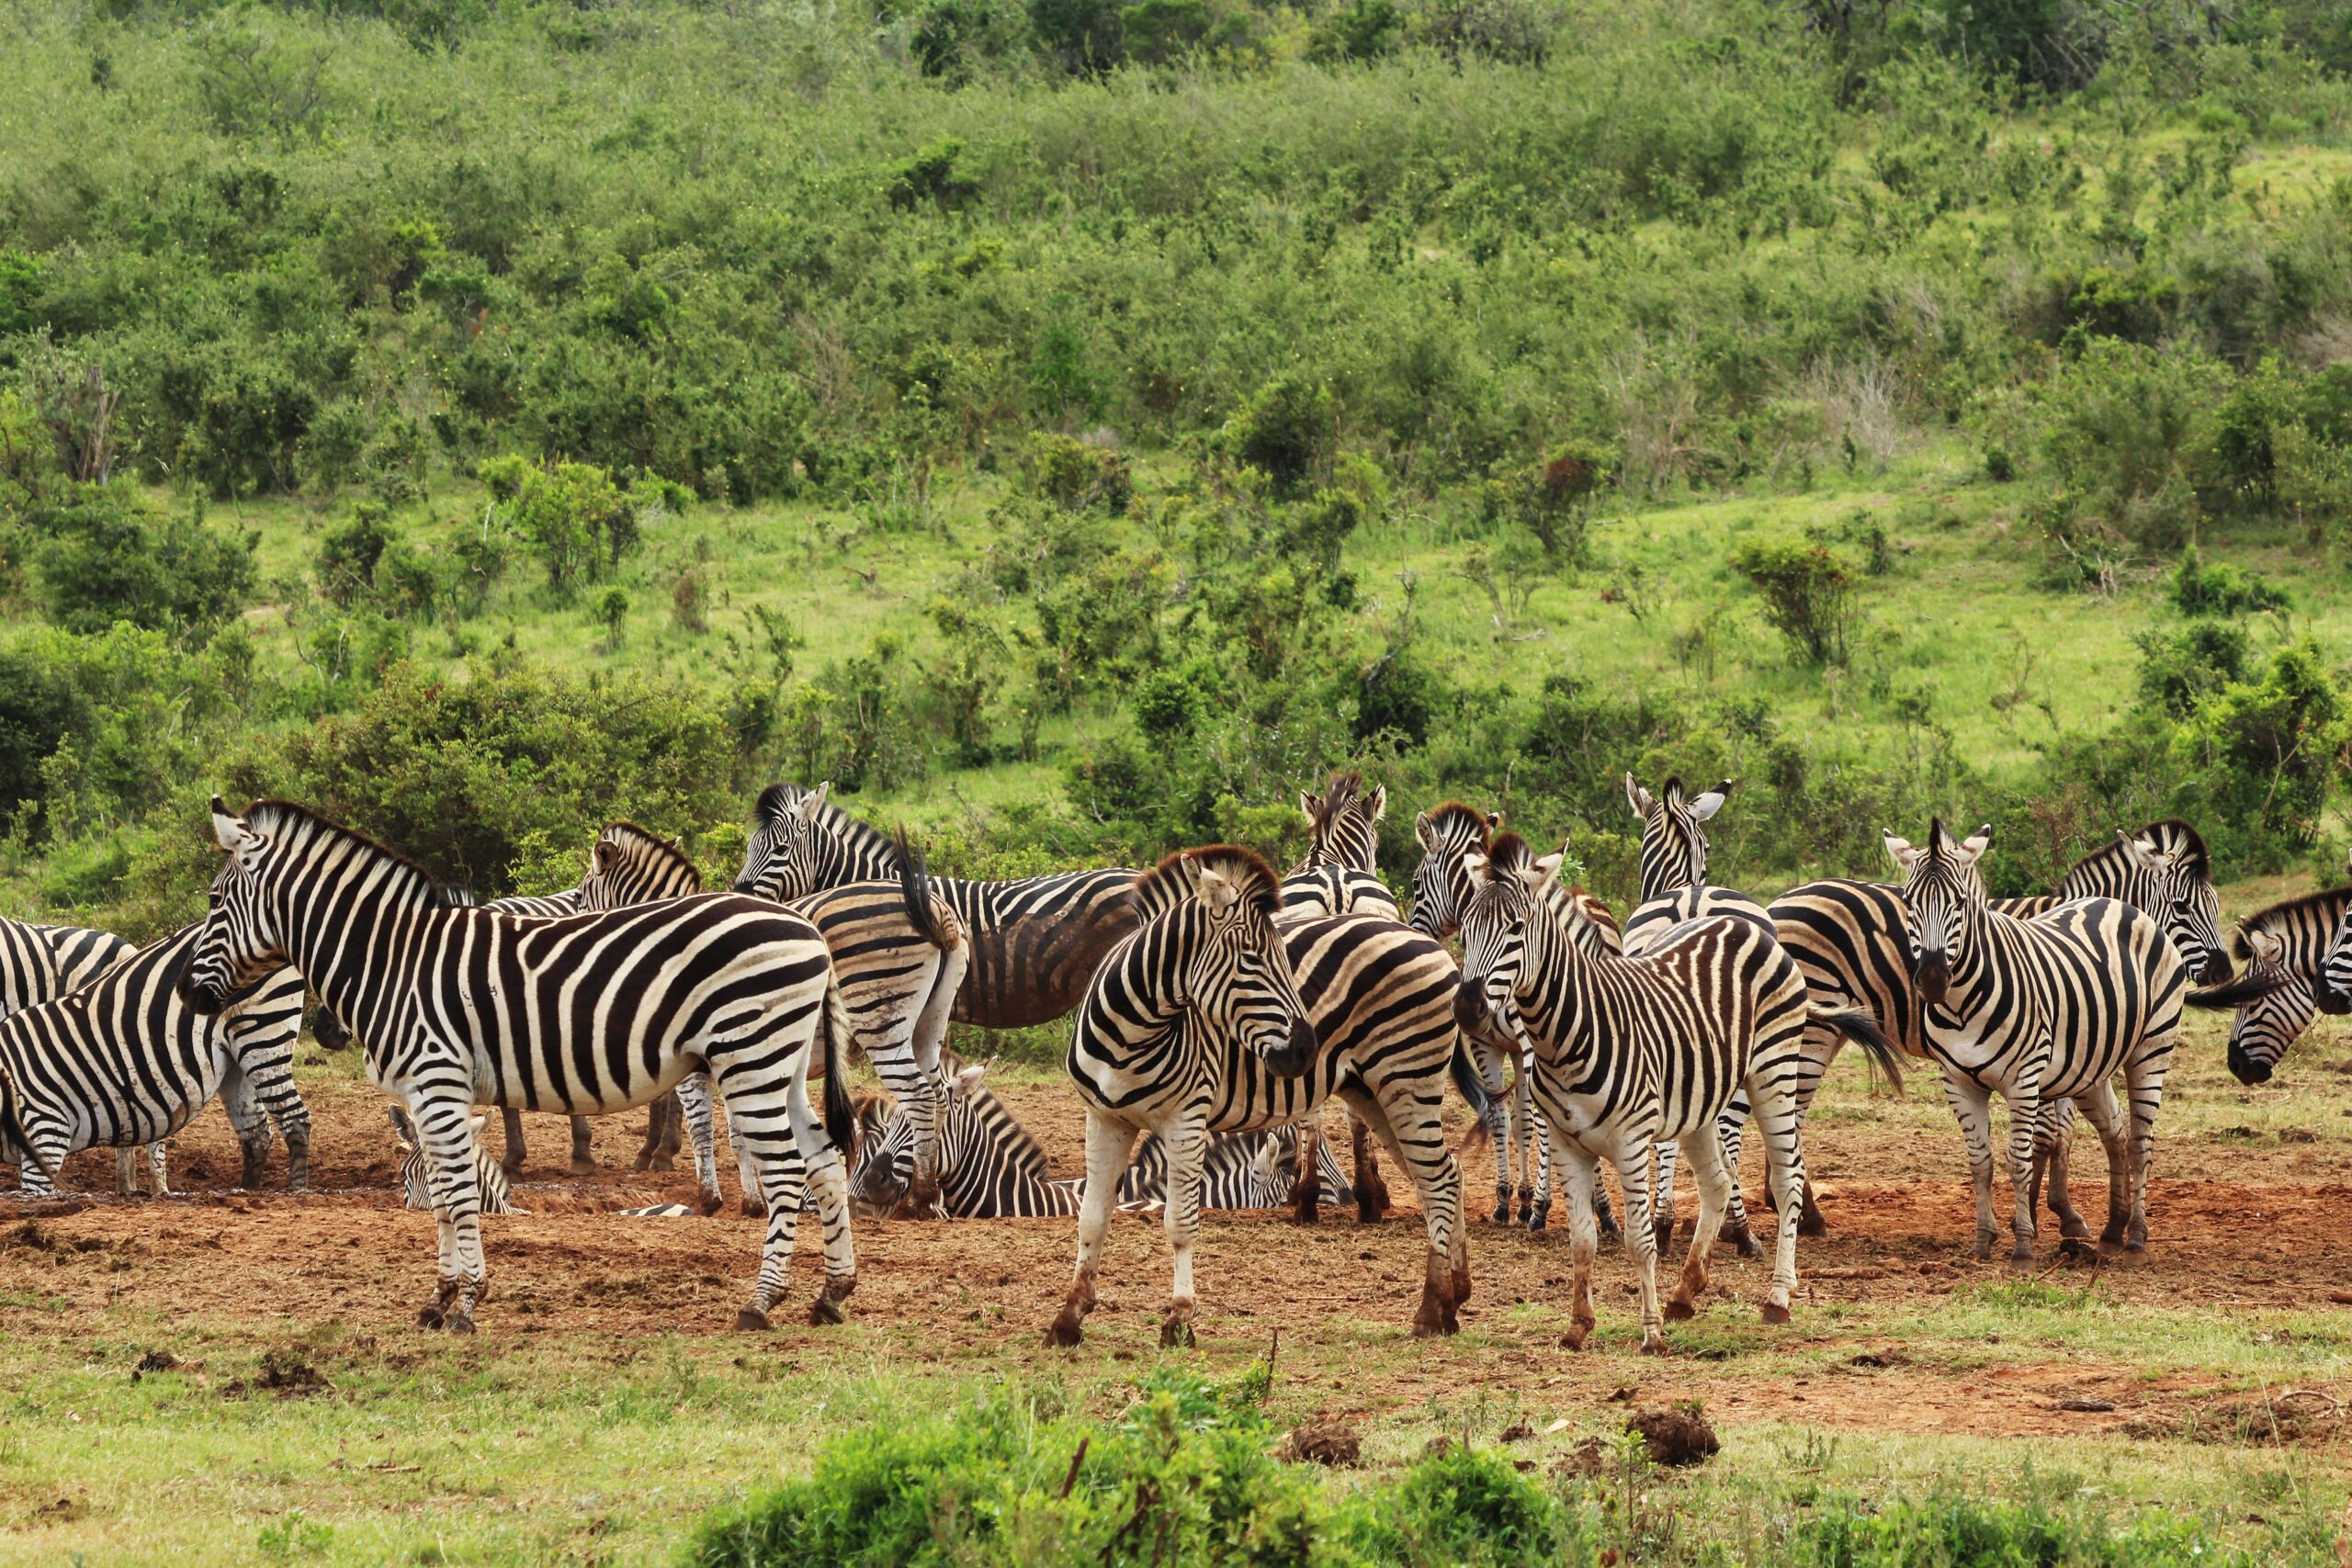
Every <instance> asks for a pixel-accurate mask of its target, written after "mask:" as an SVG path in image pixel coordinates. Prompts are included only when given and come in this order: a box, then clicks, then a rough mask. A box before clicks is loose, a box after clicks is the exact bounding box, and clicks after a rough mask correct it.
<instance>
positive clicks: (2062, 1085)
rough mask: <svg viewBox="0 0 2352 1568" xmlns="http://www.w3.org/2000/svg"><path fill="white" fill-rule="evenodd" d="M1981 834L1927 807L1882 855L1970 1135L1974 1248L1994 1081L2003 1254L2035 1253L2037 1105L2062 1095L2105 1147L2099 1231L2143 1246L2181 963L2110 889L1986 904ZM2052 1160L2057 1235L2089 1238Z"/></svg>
mask: <svg viewBox="0 0 2352 1568" xmlns="http://www.w3.org/2000/svg"><path fill="white" fill-rule="evenodd" d="M1991 843H1992V829H1990V828H1989V827H1986V828H1980V829H1977V830H1976V832H1975V833H1974V834H1973V835H1972V836H1970V837H1969V838H1967V839H1965V840H1956V839H1954V838H1953V837H1952V836H1951V834H1950V833H1949V832H1947V831H1945V829H1944V825H1943V822H1942V820H1941V819H1940V818H1939V819H1937V820H1936V821H1935V822H1934V823H1933V825H1932V826H1931V827H1930V828H1929V829H1928V842H1927V843H1926V844H1925V845H1924V846H1921V847H1914V846H1913V845H1912V844H1910V843H1909V842H1908V841H1906V840H1903V839H1899V838H1897V837H1895V836H1894V834H1892V833H1889V834H1887V835H1886V851H1887V854H1888V855H1889V856H1890V857H1891V858H1892V859H1893V860H1894V863H1895V864H1897V865H1899V866H1901V867H1902V868H1903V870H1904V872H1905V882H1904V886H1903V897H1904V902H1905V905H1906V906H1907V907H1908V908H1909V910H1910V921H1909V927H1908V929H1909V932H1910V939H1911V953H1912V962H1913V965H1914V974H1915V976H1916V978H1917V987H1918V995H1919V1000H1920V1003H1921V1022H1922V1033H1923V1035H1924V1036H1925V1041H1926V1044H1927V1048H1928V1055H1931V1056H1933V1057H1934V1058H1935V1060H1936V1062H1937V1064H1938V1066H1941V1067H1942V1068H1943V1077H1944V1095H1945V1098H1946V1099H1947V1100H1949V1101H1950V1102H1951V1109H1952V1114H1953V1115H1954V1116H1955V1117H1956V1118H1958V1120H1959V1122H1960V1127H1961V1133H1962V1135H1963V1136H1964V1137H1965V1138H1966V1139H1967V1142H1968V1163H1969V1168H1970V1172H1971V1174H1972V1175H1973V1177H1974V1179H1975V1184H1976V1256H1978V1257H1979V1258H1990V1257H1991V1256H1992V1255H1993V1237H1994V1235H1995V1234H1996V1233H1995V1229H1994V1223H1993V1152H1992V1144H1991V1131H1992V1119H1991V1110H1992V1097H1993V1096H1994V1095H1995V1094H1998V1095H2000V1096H2001V1098H2002V1099H2003V1100H2007V1102H2008V1107H2009V1177H2010V1180H2011V1182H2012V1183H2013V1184H2014V1187H2015V1189H2016V1213H2015V1215H2014V1217H2013V1219H2012V1220H2011V1222H2010V1229H2011V1232H2012V1234H2013V1236H2014V1240H2015V1246H2014V1247H2013V1248H2012V1250H2011V1253H2010V1256H2011V1257H2012V1258H2014V1259H2015V1260H2016V1261H2018V1262H2030V1261H2031V1260H2032V1258H2033V1237H2034V1208H2035V1204H2034V1201H2033V1197H2032V1192H2031V1188H2030V1185H2029V1183H2030V1181H2031V1180H2032V1179H2033V1177H2034V1165H2035V1162H2036V1156H2037V1154H2038V1153H2039V1150H2040V1147H2041V1140H2040V1134H2041V1131H2042V1119H2043V1108H2044V1106H2046V1105H2050V1104H2052V1103H2054V1102H2056V1101H2060V1100H2073V1101H2074V1102H2075V1105H2076V1106H2077V1107H2079V1108H2080V1109H2081V1111H2082V1112H2083V1114H2084V1115H2085V1116H2086V1117H2087V1118H2088V1119H2089V1121H2090V1123H2091V1125H2092V1126H2094V1127H2096V1128H2097V1129H2098V1135H2099V1142H2100V1143H2101V1144H2103V1145H2105V1146H2106V1149H2107V1168H2108V1220H2107V1228H2106V1230H2105V1231H2104V1232H2103V1233H2101V1235H2100V1240H2102V1241H2103V1242H2107V1243H2109V1244H2112V1243H2116V1242H2120V1243H2122V1244H2123V1246H2124V1247H2125V1248H2126V1249H2127V1250H2130V1251H2132V1252H2138V1251H2141V1250H2143V1249H2144V1248H2145V1247H2146V1246H2147V1238H2148V1161H2149V1157H2150V1156H2151V1155H2152V1154H2153V1153H2154V1149H2155V1142H2156V1133H2155V1127H2156V1111H2157V1109H2158V1107H2160V1106H2161V1105H2162V1104H2163V1103H2164V1092H2165V1068H2166V1067H2167V1066H2169V1065H2170V1063H2171V1060H2172V1047H2173V1041H2174V1038H2175V1037H2176V1035H2177V1033H2178V1032H2179V1029H2180V1008H2181V997H2182V992H2183V991H2184V990H2185V989H2186V988H2187V978H2188V976H2187V966H2186V964H2184V963H2183V961H2182V959H2181V956H2180V954H2179V953H2177V952H2176V951H2175V950H2174V948H2173V945H2172V943H2171V942H2169V941H2167V940H2166V939H2165V929H2164V926H2163V924H2162V923H2161V922H2160V921H2158V920H2157V919H2155V918H2154V916H2151V915H2148V914H2143V912H2141V911H2140V910H2139V909H2136V908H2132V907H2131V905H2129V904H2126V903H2123V902H2121V901H2120V900H2118V899H2113V898H2080V899H2074V900H2070V901H2068V902H2066V903H2064V904H2060V905H2059V906H2057V907H2056V908H2052V909H2050V910H2048V911H2046V912H2045V913H2043V914H2041V915H2039V916H2038V917H2036V918H2034V919H2018V918H2017V917H2015V916H2013V915H2008V914H2005V913H2003V912H2002V911H2001V910H1999V909H1997V908H1994V907H1993V905H1992V903H1991V901H1990V900H1989V899H1987V898H1986V897H1985V884H1984V880H1983V878H1982V877H1981V876H1980V875H1979V874H1978V872H1977V861H1978V859H1979V858H1980V857H1981V856H1982V855H1983V854H1984V852H1985V849H1986V848H1987V846H1989V845H1990V844H1991ZM2118 1072H2121V1073H2122V1074H2123V1076H2124V1079H2125V1081H2126V1082H2127V1083H2128V1084H2129V1086H2130V1089H2131V1119H2130V1123H2129V1128H2128V1132H2127V1128H2126V1123H2125V1120H2124V1117H2123V1114H2122V1112H2121V1111H2120V1110H2119V1109H2118V1108H2117V1106H2116V1103H2115V1094H2114V1090H2113V1089H2111V1088H2110V1087H2109V1082H2108V1080H2109V1078H2111V1077H2113V1076H2114V1075H2115V1074H2116V1073H2118ZM2049 1174H2050V1203H2051V1207H2052V1209H2054V1210H2056V1211H2057V1213H2058V1214H2059V1216H2060V1221H2061V1224H2060V1235H2062V1236H2063V1237H2064V1238H2065V1239H2066V1241H2067V1242H2069V1243H2078V1242H2080V1241H2081V1240H2083V1239H2084V1238H2087V1237H2088V1235H2090V1231H2089V1229H2088V1227H2087V1226H2086V1225H2085V1224H2084V1223H2083V1220H2082V1216H2081V1215H2079V1214H2077V1213H2075V1211H2074V1208H2073V1206H2072V1205H2071V1204H2070V1203H2068V1201H2067V1199H2066V1181H2065V1178H2066V1162H2065V1160H2064V1158H2058V1159H2053V1160H2052V1161H2050V1163H2049ZM2068 1250H2070V1251H2071V1250H2075V1248H2074V1247H2072V1246H2070V1247H2068Z"/></svg>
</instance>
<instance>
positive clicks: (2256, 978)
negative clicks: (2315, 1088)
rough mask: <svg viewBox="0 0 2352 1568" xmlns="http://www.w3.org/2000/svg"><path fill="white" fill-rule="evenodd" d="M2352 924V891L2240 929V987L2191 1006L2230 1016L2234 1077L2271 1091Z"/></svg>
mask: <svg viewBox="0 0 2352 1568" xmlns="http://www.w3.org/2000/svg"><path fill="white" fill-rule="evenodd" d="M2347 919H2352V887H2331V888H2328V889H2327V890H2326V891H2324V892H2321V893H2307V894H2305V895H2303V896H2302V897H2300V898H2289V899H2287V900H2286V901H2284V902H2283V903H2278V904H2273V905H2271V906H2270V907H2269V908H2264V909H2257V910H2256V911H2255V912H2254V913H2253V914H2251V915H2248V916H2247V917H2246V918H2245V919H2243V920H2240V921H2239V922H2238V931H2237V940H2236V942H2233V944H2232V947H2231V952H2232V953H2233V955H2234V956H2235V957H2237V958H2238V959H2240V960H2241V961H2243V962H2244V964H2245V968H2244V969H2242V970H2240V971H2239V972H2238V974H2237V976H2236V977H2235V978H2234V979H2231V980H2227V981H2224V982H2223V983H2222V984H2221V985H2219V986H2212V987H2207V988H2206V989H2204V990H2201V991H2191V992H2190V993H2189V994H2188V998H2186V999H2187V1001H2188V1005H2189V1006H2191V1007H2198V1008H2230V1009H2233V1010H2234V1013H2235V1016H2233V1018H2232V1019H2231V1020H2230V1050H2229V1066H2230V1076H2231V1077H2234V1078H2236V1079H2237V1080H2238V1082H2240V1083H2242V1084H2247V1085H2253V1084H2260V1083H2268V1082H2269V1081H2270V1076H2271V1074H2272V1073H2274V1072H2276V1071H2277V1070H2278V1064H2279V1062H2280V1061H2282V1060H2283V1059H2285V1057H2286V1055H2287V1048H2288V1047H2289V1046H2290V1045H2292V1044H2293V1043H2295V1042H2296V1041H2297V1040H2299V1039H2301V1038H2302V1034H2303V1032H2304V1031H2305V1030H2307V1029H2309V1028H2310V1027H2311V1026H2312V1019H2314V1018H2316V1017H2318V1016H2319V1012H2320V1001H2319V998H2318V996H2317V994H2316V993H2317V990H2318V988H2319V987H2320V985H2321V984H2322V972H2323V971H2324V969H2325V968H2326V966H2327V952H2328V948H2329V947H2330V946H2331V945H2332V944H2333V943H2334V942H2335V933H2336V931H2337V930H2338V929H2339V928H2340V927H2342V926H2343V924H2344V923H2345V921H2346V920H2347Z"/></svg>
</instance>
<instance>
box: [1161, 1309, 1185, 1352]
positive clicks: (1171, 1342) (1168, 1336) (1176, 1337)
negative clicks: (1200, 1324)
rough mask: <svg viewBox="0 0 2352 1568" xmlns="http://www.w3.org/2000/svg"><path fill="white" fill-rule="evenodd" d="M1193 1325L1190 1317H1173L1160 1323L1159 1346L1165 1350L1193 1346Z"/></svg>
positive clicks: (1183, 1348)
mask: <svg viewBox="0 0 2352 1568" xmlns="http://www.w3.org/2000/svg"><path fill="white" fill-rule="evenodd" d="M1159 1348H1161V1349H1163V1350H1190V1349H1191V1348H1193V1325H1192V1320H1191V1319H1189V1318H1182V1317H1171V1318H1170V1319H1169V1320H1168V1321H1167V1322H1165V1323H1163V1324H1161V1325H1159Z"/></svg>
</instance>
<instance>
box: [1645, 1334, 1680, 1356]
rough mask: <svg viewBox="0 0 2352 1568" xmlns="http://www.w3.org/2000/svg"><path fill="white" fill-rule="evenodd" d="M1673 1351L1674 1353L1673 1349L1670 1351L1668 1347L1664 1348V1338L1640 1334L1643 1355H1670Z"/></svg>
mask: <svg viewBox="0 0 2352 1568" xmlns="http://www.w3.org/2000/svg"><path fill="white" fill-rule="evenodd" d="M1673 1353H1674V1352H1673V1351H1671V1350H1669V1349H1668V1348H1666V1340H1665V1339H1664V1338H1663V1337H1652V1336H1650V1335H1646V1334H1645V1335H1643V1336H1642V1354H1643V1355H1645V1356H1670V1355H1672V1354H1673Z"/></svg>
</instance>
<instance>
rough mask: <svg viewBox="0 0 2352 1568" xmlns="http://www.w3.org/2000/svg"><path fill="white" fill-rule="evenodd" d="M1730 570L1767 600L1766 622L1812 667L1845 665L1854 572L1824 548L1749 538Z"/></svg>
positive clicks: (1817, 545)
mask: <svg viewBox="0 0 2352 1568" xmlns="http://www.w3.org/2000/svg"><path fill="white" fill-rule="evenodd" d="M1731 568H1732V570H1734V571H1736V572H1738V573H1739V574H1740V575H1741V576H1742V577H1745V578H1746V579H1747V581H1749V583H1751V584H1752V585H1753V586H1754V587H1755V589H1756V591H1757V592H1758V593H1759V594H1761V595H1762V596H1763V600H1764V619H1765V620H1766V621H1767V622H1768V623H1769V624H1770V626H1771V627H1772V629H1773V630H1774V631H1777V632H1779V633H1780V634H1781V636H1782V637H1786V638H1788V640H1789V646H1790V647H1791V648H1792V649H1794V650H1795V652H1796V654H1797V656H1798V657H1799V658H1801V659H1803V660H1805V661H1806V662H1807V663H1811V664H1843V663H1845V662H1846V654H1847V648H1846V644H1847V637H1848V634H1849V631H1850V629H1851V627H1852V625H1853V619H1854V570H1853V568H1852V567H1851V566H1849V564H1848V563H1847V562H1846V560H1845V559H1844V558H1842V557H1840V556H1838V554H1837V553H1836V552H1835V551H1833V550H1831V549H1829V548H1828V547H1826V546H1825V545H1819V544H1812V543H1807V542H1804V541H1801V540H1794V539H1781V540H1764V539H1750V540H1748V541H1747V543H1745V544H1743V545H1741V546H1740V547H1738V548H1737V549H1735V550H1734V551H1732V554H1731Z"/></svg>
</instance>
